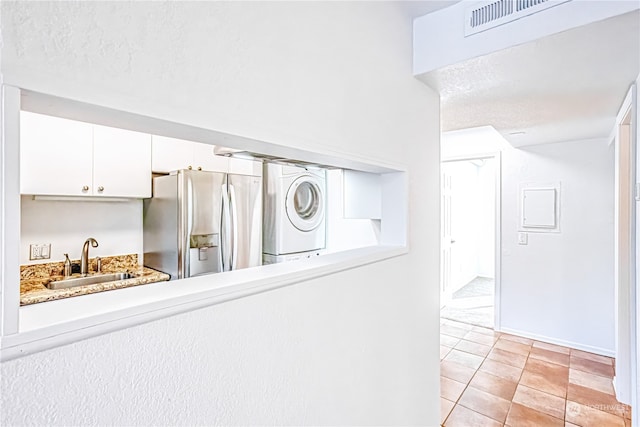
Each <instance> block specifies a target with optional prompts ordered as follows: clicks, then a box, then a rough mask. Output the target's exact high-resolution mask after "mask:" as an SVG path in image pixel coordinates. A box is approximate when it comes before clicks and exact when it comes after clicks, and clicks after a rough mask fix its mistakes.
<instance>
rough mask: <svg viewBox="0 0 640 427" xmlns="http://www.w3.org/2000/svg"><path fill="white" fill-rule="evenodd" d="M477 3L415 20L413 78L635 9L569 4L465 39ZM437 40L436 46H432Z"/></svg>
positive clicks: (625, 2)
mask: <svg viewBox="0 0 640 427" xmlns="http://www.w3.org/2000/svg"><path fill="white" fill-rule="evenodd" d="M477 4H478V2H470V1H461V2H459V3H456V4H454V5H452V6H449V7H447V8H445V9H441V10H438V11H435V12H433V13H430V14H428V15H425V16H422V17H419V18H416V20H415V25H414V46H415V48H414V65H413V72H414V74H416V75H419V74H422V73H427V72H429V71H433V70H435V69H438V68H441V67H444V66H447V65H451V64H455V63H458V62H462V61H465V60H467V59H471V58H475V57H478V56H482V55H486V54H488V53H491V52H496V51H498V50H501V49H506V48H508V47H511V46H516V45H519V44H523V43H526V42H529V41H533V40H536V39H539V38H542V37H545V36H548V35H551V34H555V33H559V32H561V31H566V30H569V29H571V28H575V27H579V26H581V25H586V24H589V23H591V22H596V21H600V20H603V19H606V18H610V17H613V16H617V15H622V14H623V13H626V12H630V11H632V10H635V9H638V8H639V7H640V6H638V2H637V1H634V0H607V1H604V0H602V1H593V0H572V1H570V2H568V3H563V4H560V5H557V6H555V7H552V8H550V9H546V10H543V11H541V12H539V13H536V14H533V15H529V16H527V17H524V18H522V19H518V20H516V21H513V22H509V23H507V24H504V25H502V26H499V27H496V28H492V29H491V30H488V31H483V32H480V33H477V34H473V35H471V36H468V37H465V35H464V22H465V11H466V9H467V8H469V7H473V6H475V5H477ZM434 40H437V43H434Z"/></svg>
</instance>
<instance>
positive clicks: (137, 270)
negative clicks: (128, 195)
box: [20, 254, 170, 305]
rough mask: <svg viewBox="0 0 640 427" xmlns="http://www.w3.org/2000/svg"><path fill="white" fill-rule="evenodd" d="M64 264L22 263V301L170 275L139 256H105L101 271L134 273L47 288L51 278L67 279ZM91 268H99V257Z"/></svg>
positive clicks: (101, 289) (142, 282)
mask: <svg viewBox="0 0 640 427" xmlns="http://www.w3.org/2000/svg"><path fill="white" fill-rule="evenodd" d="M71 262H72V263H78V262H79V261H78V260H72V261H71ZM63 266H64V263H63V262H51V263H46V264H34V265H21V266H20V305H29V304H37V303H40V302H45V301H53V300H57V299H62V298H70V297H74V296H78V295H87V294H93V293H96V292H104V291H110V290H113V289H122V288H128V287H131V286H139V285H146V284H148V283H156V282H163V281H167V280H169V278H170V276H169V275H168V274H166V273H163V272H161V271H157V270H153V269H151V268H148V267H143V266H141V265H139V264H138V256H137V255H135V254H132V255H121V256H113V257H104V258H102V270H101V273H117V272H126V273H129V274H130V275H131V276H133V277H131V278H129V279H124V280H116V281H113V282H104V283H96V284H93V285H85V286H75V287H72V288H66V289H49V288H47V286H46V285H47V284H48V283H49V282H52V281H55V280H63V279H64V277H63V276H62V270H63ZM89 271H92V272H95V271H96V260H95V258H94V259H91V260H90V265H89ZM94 274H100V273H91V274H90V275H94ZM71 277H72V278H75V277H81V276H80V274H73V275H72V276H71Z"/></svg>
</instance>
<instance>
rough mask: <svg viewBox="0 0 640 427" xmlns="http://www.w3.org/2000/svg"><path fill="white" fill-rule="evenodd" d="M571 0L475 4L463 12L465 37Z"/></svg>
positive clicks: (505, 1)
mask: <svg viewBox="0 0 640 427" xmlns="http://www.w3.org/2000/svg"><path fill="white" fill-rule="evenodd" d="M568 1H571V0H497V1H496V0H493V1H485V2H482V3H480V4H475V5H474V6H473V7H471V8H469V9H467V10H466V13H465V26H464V35H465V37H467V36H470V35H472V34H476V33H479V32H482V31H486V30H489V29H491V28H495V27H498V26H500V25H503V24H506V23H508V22H512V21H515V20H516V19H520V18H524V17H525V16H529V15H533V14H534V13H538V12H541V11H543V10H545V9H549V8H550V7H554V6H557V5H559V4H562V3H566V2H568Z"/></svg>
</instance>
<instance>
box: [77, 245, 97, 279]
mask: <svg viewBox="0 0 640 427" xmlns="http://www.w3.org/2000/svg"><path fill="white" fill-rule="evenodd" d="M89 243H91V246H93V247H94V248H97V247H98V242H97V240H96V239H94V238H93V237H89V238H88V239H87V240H85V242H84V245H83V246H82V258H80V274H82V275H83V276H86V275H87V274H89Z"/></svg>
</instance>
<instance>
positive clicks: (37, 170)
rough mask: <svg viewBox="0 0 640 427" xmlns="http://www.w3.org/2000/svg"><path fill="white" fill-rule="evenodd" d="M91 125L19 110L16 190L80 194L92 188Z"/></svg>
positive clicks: (46, 193) (45, 193) (38, 192)
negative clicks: (18, 160)
mask: <svg viewBox="0 0 640 427" xmlns="http://www.w3.org/2000/svg"><path fill="white" fill-rule="evenodd" d="M92 135H93V126H92V125H91V124H89V123H83V122H77V121H74V120H67V119H61V118H58V117H52V116H46V115H42V114H35V113H29V112H26V111H22V112H21V113H20V193H22V194H44V195H68V196H82V195H88V194H91V191H92V182H91V181H92V167H93V165H92V161H91V159H92V156H93V148H92V147H93V144H92V137H93V136H92Z"/></svg>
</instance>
